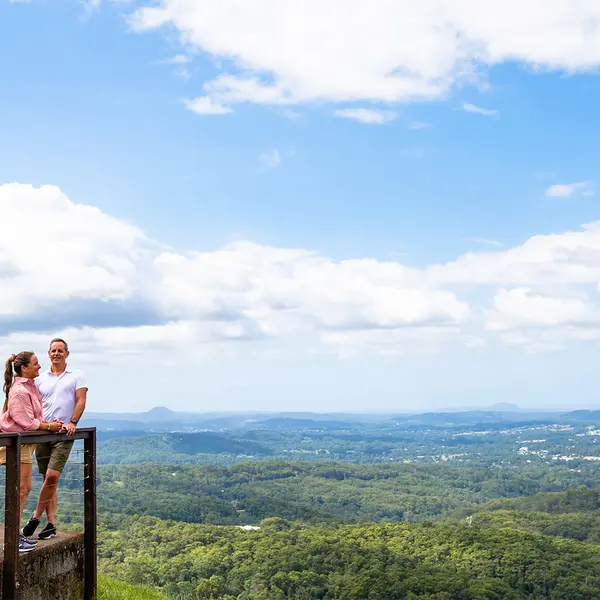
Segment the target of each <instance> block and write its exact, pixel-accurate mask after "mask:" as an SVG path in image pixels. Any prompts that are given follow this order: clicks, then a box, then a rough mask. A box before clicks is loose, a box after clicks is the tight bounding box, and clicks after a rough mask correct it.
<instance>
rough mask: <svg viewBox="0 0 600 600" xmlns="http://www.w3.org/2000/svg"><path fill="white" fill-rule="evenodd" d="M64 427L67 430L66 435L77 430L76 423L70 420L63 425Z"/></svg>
mask: <svg viewBox="0 0 600 600" xmlns="http://www.w3.org/2000/svg"><path fill="white" fill-rule="evenodd" d="M65 429H66V431H67V435H73V434H74V433H75V431H76V430H77V425H75V423H73V422H72V421H69V422H68V423H67V424H66V425H65Z"/></svg>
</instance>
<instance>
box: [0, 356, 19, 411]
mask: <svg viewBox="0 0 600 600" xmlns="http://www.w3.org/2000/svg"><path fill="white" fill-rule="evenodd" d="M15 358H16V357H15V355H14V354H13V355H12V356H9V358H8V360H7V361H6V364H5V365H4V385H3V386H2V390H3V391H4V395H5V399H4V407H3V408H2V412H3V413H5V412H6V409H7V408H8V392H10V388H11V386H12V383H13V363H14V362H15Z"/></svg>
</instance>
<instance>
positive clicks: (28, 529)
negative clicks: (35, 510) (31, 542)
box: [21, 517, 40, 538]
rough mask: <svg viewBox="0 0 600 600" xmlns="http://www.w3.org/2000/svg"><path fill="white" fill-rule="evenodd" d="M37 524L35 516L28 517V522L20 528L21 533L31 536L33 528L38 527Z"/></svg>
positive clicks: (33, 531)
mask: <svg viewBox="0 0 600 600" xmlns="http://www.w3.org/2000/svg"><path fill="white" fill-rule="evenodd" d="M39 524H40V520H39V519H36V518H35V517H31V519H29V523H27V525H25V527H23V529H21V533H22V534H23V535H24V536H25V537H26V538H28V537H31V536H32V535H33V534H34V533H35V530H36V529H37V528H38V525H39Z"/></svg>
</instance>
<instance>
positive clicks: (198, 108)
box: [183, 96, 233, 115]
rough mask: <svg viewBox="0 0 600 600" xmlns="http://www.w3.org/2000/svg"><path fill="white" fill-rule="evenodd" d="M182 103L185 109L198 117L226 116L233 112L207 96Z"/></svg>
mask: <svg viewBox="0 0 600 600" xmlns="http://www.w3.org/2000/svg"><path fill="white" fill-rule="evenodd" d="M183 102H184V104H185V105H186V106H187V108H189V109H190V110H191V111H192V112H195V113H196V114H198V115H226V114H227V113H230V112H233V111H232V110H231V108H228V107H227V106H223V105H222V104H219V103H218V102H215V101H214V100H211V99H210V98H208V97H207V96H204V97H201V98H195V99H194V100H184V101H183Z"/></svg>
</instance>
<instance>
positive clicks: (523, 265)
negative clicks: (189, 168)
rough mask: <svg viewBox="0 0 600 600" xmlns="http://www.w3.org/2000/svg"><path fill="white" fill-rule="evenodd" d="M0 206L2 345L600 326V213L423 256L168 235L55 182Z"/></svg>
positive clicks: (403, 346)
mask: <svg viewBox="0 0 600 600" xmlns="http://www.w3.org/2000/svg"><path fill="white" fill-rule="evenodd" d="M0 212H1V214H2V215H3V216H4V218H3V219H2V220H1V221H0V287H1V289H2V294H0V346H1V347H4V346H5V345H7V343H8V342H7V340H9V341H11V343H12V340H13V338H14V336H18V337H19V339H22V340H29V339H30V338H31V340H32V341H36V342H39V341H41V340H42V339H43V340H45V339H47V338H48V336H49V335H51V334H54V333H59V332H60V333H64V332H65V331H66V332H68V335H69V337H70V339H74V340H76V341H77V343H78V344H79V345H80V347H81V348H82V349H83V350H82V351H84V352H85V353H88V354H89V355H93V353H94V352H95V353H96V354H102V353H104V352H109V350H110V352H111V353H117V354H122V355H128V356H137V355H139V354H140V353H141V352H145V351H152V350H151V349H152V348H155V347H162V348H166V349H169V348H170V349H176V348H182V347H188V346H193V347H194V348H195V350H194V352H195V353H196V354H195V355H196V356H201V355H204V354H206V348H207V347H211V348H214V347H217V346H218V347H219V348H220V350H219V352H224V353H227V352H230V348H233V347H235V345H236V343H238V344H239V343H248V342H252V341H257V340H263V341H269V340H270V341H271V342H274V343H278V342H281V343H285V344H288V345H289V344H292V345H294V344H296V346H295V347H297V344H304V345H305V347H306V348H308V347H314V345H315V344H317V345H320V347H322V348H323V347H327V348H330V349H331V351H333V352H334V353H335V354H336V355H338V356H350V355H354V354H356V353H359V352H365V351H366V352H373V353H376V354H396V353H404V352H413V351H417V350H420V351H429V350H434V349H436V348H439V347H441V346H444V345H446V344H451V343H455V344H460V345H463V346H467V347H471V348H475V347H478V346H479V345H480V344H482V343H485V336H498V339H499V340H500V341H501V342H503V343H506V344H510V345H517V346H524V347H525V348H527V349H529V350H531V349H535V350H537V351H539V350H542V349H543V350H549V349H557V348H560V347H562V346H563V345H564V344H565V343H568V342H570V341H580V342H585V341H589V340H596V339H600V334H599V332H600V305H599V302H598V293H599V288H598V286H599V285H600V222H596V223H592V224H589V225H586V226H584V227H583V228H582V229H580V230H577V231H568V232H563V233H557V234H552V235H538V236H533V237H531V238H529V239H528V240H526V241H525V242H524V243H523V244H521V245H519V246H514V247H512V248H508V249H497V250H495V251H487V252H469V253H466V254H464V255H461V256H459V257H458V258H457V259H455V260H453V261H451V262H448V263H446V264H437V265H436V264H433V265H430V266H428V267H425V268H419V269H417V268H412V267H408V266H406V265H403V264H402V263H400V262H397V261H380V260H375V259H370V258H349V259H345V260H333V259H331V258H329V257H327V256H325V255H323V254H320V253H319V252H316V251H309V250H307V249H303V248H280V247H271V246H265V245H262V244H257V243H253V242H249V241H237V242H234V243H230V244H228V245H226V246H224V247H222V248H218V249H215V250H213V251H207V252H194V251H191V252H182V251H180V250H176V249H167V248H165V247H164V246H162V245H160V244H159V243H158V242H156V241H153V240H149V239H148V238H147V237H146V236H145V235H144V233H143V232H142V231H141V230H140V229H139V228H138V227H136V226H135V225H134V224H130V223H126V222H123V221H121V220H119V219H116V218H114V217H111V216H110V215H107V214H105V213H103V212H102V211H100V210H99V209H97V208H95V207H92V206H86V205H83V204H77V203H75V202H73V201H72V200H71V199H69V198H68V197H67V196H65V194H64V193H63V192H61V190H60V189H58V188H56V187H52V186H42V187H40V188H35V187H33V186H30V185H21V184H7V185H3V186H0ZM23 231H27V232H28V234H27V236H26V238H24V236H23ZM17 332H18V333H17ZM65 335H66V334H65ZM11 336H13V337H11ZM28 336H29V337H28ZM36 336H39V337H36ZM14 339H16V338H14ZM474 340H475V342H476V343H475V342H473V341H474ZM21 345H22V344H19V346H21ZM225 348H227V350H225ZM275 350H276V348H275ZM213 354H214V351H213Z"/></svg>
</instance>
